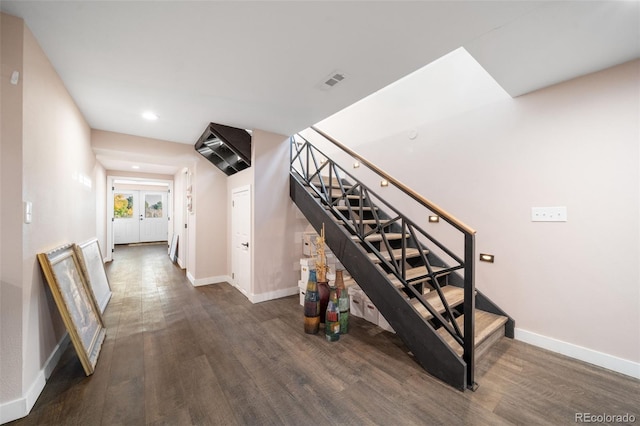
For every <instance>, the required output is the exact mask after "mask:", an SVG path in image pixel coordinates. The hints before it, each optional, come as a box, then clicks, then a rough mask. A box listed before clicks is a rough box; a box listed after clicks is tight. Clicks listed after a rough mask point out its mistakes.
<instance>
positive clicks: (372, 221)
mask: <svg viewBox="0 0 640 426" xmlns="http://www.w3.org/2000/svg"><path fill="white" fill-rule="evenodd" d="M333 219H334V220H335V221H336V222H338V223H339V224H341V225H344V220H342V219H338V218H337V217H334V218H333ZM360 222H362V224H363V225H376V220H375V219H363V220H360V219H355V225H359V224H360ZM349 223H351V224H352V225H353V224H354V221H353V220H349ZM392 223H393V222H392V221H390V220H381V221H380V225H382V227H383V228H384V227H386V226H389V225H390V224H392Z"/></svg>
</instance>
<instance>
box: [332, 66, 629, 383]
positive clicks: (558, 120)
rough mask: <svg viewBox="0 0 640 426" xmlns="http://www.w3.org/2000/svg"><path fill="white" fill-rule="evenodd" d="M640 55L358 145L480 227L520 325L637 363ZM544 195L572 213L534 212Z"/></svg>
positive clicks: (492, 277)
mask: <svg viewBox="0 0 640 426" xmlns="http://www.w3.org/2000/svg"><path fill="white" fill-rule="evenodd" d="M639 68H640V62H639V61H635V62H631V63H627V64H624V65H621V66H618V67H614V68H611V69H608V70H605V71H602V72H599V73H595V74H591V75H588V76H585V77H581V78H577V79H575V80H572V81H569V82H566V83H563V84H559V85H556V86H552V87H549V88H546V89H543V90H540V91H537V92H534V93H531V94H528V95H525V96H522V97H519V98H516V99H507V100H503V101H497V102H494V103H490V104H488V105H485V106H483V107H481V108H478V109H474V110H470V111H463V112H461V113H459V114H458V115H456V116H453V117H451V118H448V119H444V120H441V121H438V122H431V123H427V124H425V123H422V122H415V123H412V124H411V125H410V126H409V127H407V126H406V125H405V126H404V128H402V127H397V128H396V132H395V134H393V135H390V136H388V137H384V138H382V139H380V140H376V141H372V142H371V143H368V144H365V145H361V146H359V147H358V149H357V151H358V152H359V153H360V154H362V155H363V156H364V157H365V158H367V159H369V160H371V161H372V162H373V163H375V164H377V165H379V166H380V167H382V168H383V169H384V170H386V171H388V172H390V173H391V174H392V175H393V176H395V177H396V178H398V179H399V180H400V181H402V182H404V183H406V184H408V185H409V186H410V187H412V188H413V189H415V190H416V191H417V192H419V193H421V194H422V195H424V196H426V197H427V198H429V199H431V200H432V201H434V202H436V203H438V204H440V205H441V206H443V207H444V208H446V209H447V210H448V211H450V212H452V213H453V214H454V215H456V216H458V217H459V218H461V219H462V220H463V221H465V222H467V223H468V224H469V225H471V226H472V227H474V228H475V229H476V230H477V231H478V235H477V243H476V244H477V251H478V252H486V253H492V254H495V256H496V262H495V263H494V264H487V263H481V264H480V263H478V264H477V276H476V285H477V287H478V288H479V289H480V290H481V291H483V292H484V293H486V294H487V295H488V296H489V297H490V298H492V299H493V300H494V301H495V302H497V303H498V305H499V306H501V307H502V308H503V309H504V310H505V311H506V312H508V313H509V314H510V315H512V316H513V318H515V320H516V327H517V329H518V330H517V332H518V334H517V336H516V337H519V338H521V339H523V340H525V341H529V342H532V343H535V344H538V345H541V346H545V347H549V348H550V349H553V350H557V351H560V352H564V353H567V354H569V355H571V356H575V357H578V358H581V359H585V360H587V361H589V362H594V363H598V364H600V365H603V366H605V367H609V368H613V369H617V370H618V371H621V372H624V373H626V374H630V375H635V376H638V375H639V371H640V368H638V362H639V361H640V317H639V315H640V314H639V312H640V286H639V285H638V283H639V282H640V270H639V267H638V264H639V259H640V249H639V241H640V230H639V222H640V220H639V218H640V210H639V198H640V197H639V193H640V188H639V169H640V167H639V164H640V162H639V148H638V146H639V135H640V132H639V127H638V126H639V123H638V117H640V112H639V105H640V98H639V94H640V81H639V75H640V72H639V71H640V70H639ZM414 93H415V94H416V96H421V92H420V90H419V89H416V90H415V92H414ZM387 124H388V125H389V126H390V127H393V126H394V122H393V121H390V122H389V123H387ZM366 125H367V123H366V122H364V123H362V126H366ZM409 128H413V129H416V130H417V137H416V138H415V139H414V140H410V139H409V138H408V137H407V135H408V130H409ZM358 132H359V128H358V126H357V125H355V124H354V123H353V122H351V123H346V122H345V123H343V125H336V124H335V123H334V124H333V127H332V131H331V134H332V135H334V136H335V137H337V138H338V139H339V140H341V141H343V142H345V143H348V141H349V140H350V139H351V137H352V136H353V137H355V136H354V135H355V134H357V133H358ZM534 206H567V208H568V221H567V222H566V223H532V222H531V221H530V217H531V207H534Z"/></svg>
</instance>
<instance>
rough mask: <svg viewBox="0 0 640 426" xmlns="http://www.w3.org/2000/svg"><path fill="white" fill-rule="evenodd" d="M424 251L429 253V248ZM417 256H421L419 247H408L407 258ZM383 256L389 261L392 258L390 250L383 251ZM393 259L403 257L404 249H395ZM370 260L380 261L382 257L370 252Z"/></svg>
mask: <svg viewBox="0 0 640 426" xmlns="http://www.w3.org/2000/svg"><path fill="white" fill-rule="evenodd" d="M423 252H424V253H425V254H427V253H429V250H423ZM417 256H420V250H418V249H417V248H408V249H406V257H407V259H411V258H412V257H417ZM382 257H384V259H385V260H387V261H388V260H391V256H390V255H389V253H388V252H385V253H382ZM393 259H395V260H398V259H402V249H395V250H393ZM369 260H371V261H372V262H375V263H380V259H379V258H378V256H376V255H375V253H369Z"/></svg>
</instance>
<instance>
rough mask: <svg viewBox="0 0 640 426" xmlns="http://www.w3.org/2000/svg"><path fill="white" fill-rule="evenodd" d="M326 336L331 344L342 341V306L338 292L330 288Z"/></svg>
mask: <svg viewBox="0 0 640 426" xmlns="http://www.w3.org/2000/svg"><path fill="white" fill-rule="evenodd" d="M325 334H326V336H327V340H328V341H329V342H335V341H336V340H338V339H340V306H339V305H338V291H337V288H335V287H329V303H327V312H326V315H325Z"/></svg>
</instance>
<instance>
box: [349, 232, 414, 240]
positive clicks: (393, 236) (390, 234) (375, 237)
mask: <svg viewBox="0 0 640 426" xmlns="http://www.w3.org/2000/svg"><path fill="white" fill-rule="evenodd" d="M385 235H386V237H387V240H399V239H401V238H402V233H395V232H388V233H386V234H385ZM404 237H405V238H409V234H405V236H404ZM351 239H352V240H354V241H359V240H360V237H358V236H357V235H352V236H351ZM364 239H365V240H366V241H372V242H375V241H382V234H371V235H367V236H366V237H364Z"/></svg>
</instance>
